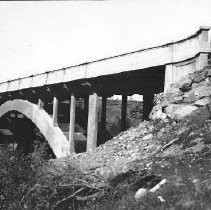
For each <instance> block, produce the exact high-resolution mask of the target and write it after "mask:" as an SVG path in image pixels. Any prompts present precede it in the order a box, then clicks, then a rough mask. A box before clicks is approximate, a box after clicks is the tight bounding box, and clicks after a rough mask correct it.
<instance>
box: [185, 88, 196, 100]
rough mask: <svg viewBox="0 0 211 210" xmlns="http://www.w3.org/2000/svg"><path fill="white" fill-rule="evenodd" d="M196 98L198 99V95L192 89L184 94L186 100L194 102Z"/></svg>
mask: <svg viewBox="0 0 211 210" xmlns="http://www.w3.org/2000/svg"><path fill="white" fill-rule="evenodd" d="M196 100H197V97H196V95H195V94H194V90H191V91H189V92H187V93H185V94H184V102H188V103H193V102H194V101H196Z"/></svg>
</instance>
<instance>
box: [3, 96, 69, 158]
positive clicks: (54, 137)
mask: <svg viewBox="0 0 211 210" xmlns="http://www.w3.org/2000/svg"><path fill="white" fill-rule="evenodd" d="M13 110H14V111H18V112H20V113H22V114H24V115H25V116H26V117H27V118H29V119H30V120H31V121H32V122H33V123H34V124H35V125H36V126H37V128H39V130H40V131H41V133H42V134H43V136H44V137H45V139H46V140H47V141H48V143H49V145H50V147H51V149H52V150H53V152H54V154H55V156H56V157H57V158H60V157H66V156H67V155H69V154H70V151H69V142H68V140H67V138H66V137H65V135H64V134H63V132H62V131H61V129H60V128H59V127H54V126H53V121H52V118H51V117H50V116H49V114H48V113H47V112H46V111H45V110H43V109H39V108H38V106H37V105H36V104H33V103H31V102H29V101H26V100H21V99H16V100H12V101H7V102H5V103H4V104H2V105H1V106H0V118H1V117H2V116H3V115H4V114H6V113H7V112H9V111H13ZM26 132H27V131H26Z"/></svg>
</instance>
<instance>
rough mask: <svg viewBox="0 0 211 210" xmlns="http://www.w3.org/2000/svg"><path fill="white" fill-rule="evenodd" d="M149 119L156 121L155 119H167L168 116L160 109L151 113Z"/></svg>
mask: <svg viewBox="0 0 211 210" xmlns="http://www.w3.org/2000/svg"><path fill="white" fill-rule="evenodd" d="M149 118H150V119H151V120H155V119H162V120H164V119H166V118H167V114H165V113H163V112H162V110H161V109H159V110H158V111H154V112H151V114H150V116H149Z"/></svg>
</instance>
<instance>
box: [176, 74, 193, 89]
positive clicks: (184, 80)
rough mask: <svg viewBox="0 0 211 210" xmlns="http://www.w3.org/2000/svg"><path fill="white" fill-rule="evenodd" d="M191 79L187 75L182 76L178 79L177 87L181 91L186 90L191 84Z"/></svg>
mask: <svg viewBox="0 0 211 210" xmlns="http://www.w3.org/2000/svg"><path fill="white" fill-rule="evenodd" d="M192 83H193V82H192V80H191V79H190V78H188V77H183V78H182V79H180V80H179V82H178V84H179V89H180V90H181V91H182V92H186V91H188V90H190V89H191V85H192Z"/></svg>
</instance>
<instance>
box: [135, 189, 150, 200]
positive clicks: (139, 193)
mask: <svg viewBox="0 0 211 210" xmlns="http://www.w3.org/2000/svg"><path fill="white" fill-rule="evenodd" d="M146 194H147V189H146V188H140V189H138V191H137V192H136V194H135V199H136V200H137V201H138V200H140V199H141V198H143V197H144V196H145V195H146Z"/></svg>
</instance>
